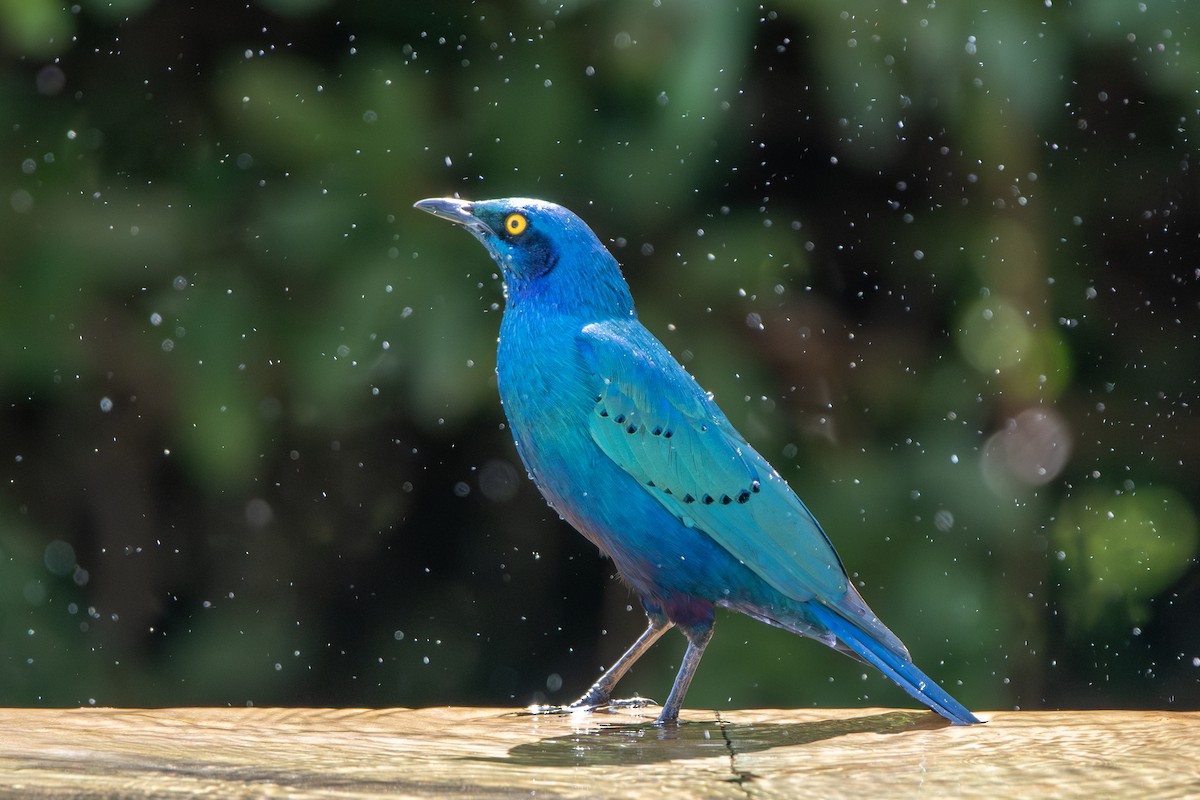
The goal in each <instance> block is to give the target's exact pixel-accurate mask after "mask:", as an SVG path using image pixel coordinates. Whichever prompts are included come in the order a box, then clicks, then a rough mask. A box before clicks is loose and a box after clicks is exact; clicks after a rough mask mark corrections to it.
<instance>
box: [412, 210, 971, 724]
mask: <svg viewBox="0 0 1200 800" xmlns="http://www.w3.org/2000/svg"><path fill="white" fill-rule="evenodd" d="M416 207H417V208H420V209H422V210H424V211H428V212H430V213H432V214H435V215H437V216H439V217H443V218H445V219H449V220H451V221H452V222H456V223H458V224H461V225H463V226H464V227H466V228H467V230H469V231H470V232H471V233H472V234H473V235H474V236H475V237H476V238H478V239H479V240H480V242H482V243H483V246H484V247H485V248H486V249H487V250H488V252H489V253H491V255H492V257H493V258H494V259H495V260H496V262H497V264H499V266H500V269H501V272H502V274H503V277H504V286H505V298H506V300H505V309H504V318H503V321H502V323H501V326H500V347H499V353H498V357H497V375H498V377H499V386H500V398H501V401H502V402H503V404H504V411H505V414H506V415H507V416H508V420H509V424H510V427H511V429H512V434H513V438H514V440H515V441H516V444H517V450H518V452H519V453H520V455H521V459H522V460H523V461H524V462H525V465H526V467H528V469H529V473H530V475H531V476H532V477H533V479H534V481H536V482H537V485H538V488H539V489H540V490H541V492H542V494H543V495H545V497H546V499H547V500H548V501H549V502H550V503H551V505H553V506H554V508H555V509H556V510H557V511H558V512H559V513H560V514H562V516H563V517H564V518H565V519H567V521H569V522H570V523H571V524H572V525H574V526H575V527H576V528H577V529H578V530H579V531H580V532H581V533H583V535H584V536H586V537H587V538H588V539H590V540H591V541H592V542H593V543H594V544H595V545H596V546H597V547H599V548H600V550H601V551H602V552H604V553H605V554H606V555H608V556H609V557H610V558H612V560H613V561H614V563H615V564H616V566H617V570H618V571H619V572H620V573H621V576H622V577H623V578H624V579H625V581H626V582H627V583H628V584H629V585H630V586H631V587H632V588H633V590H634V591H635V592H637V593H638V595H639V596H640V597H641V600H642V604H643V605H644V606H645V609H646V614H647V616H648V617H649V620H650V624H649V627H648V628H647V629H646V632H645V633H644V634H643V635H642V636H641V638H639V639H638V641H637V642H635V643H634V645H633V647H631V648H630V650H629V651H628V652H627V653H626V654H625V655H624V656H622V657H621V659H620V660H619V661H618V662H617V663H616V664H615V665H614V666H613V667H612V668H611V669H609V671H608V672H606V673H605V675H604V676H603V677H601V679H600V680H599V681H598V682H597V683H596V685H594V686H593V687H592V688H591V689H590V690H589V691H588V692H587V693H586V694H585V695H584V696H583V697H582V698H580V700H579V701H577V702H576V703H575V705H574V707H594V706H598V705H602V704H604V703H606V702H608V701H609V699H610V697H611V693H612V690H613V688H614V687H615V685H616V683H617V681H618V680H620V678H621V677H622V676H623V675H624V674H625V672H626V671H627V670H628V669H629V667H630V666H631V665H632V664H633V662H634V661H635V660H637V658H638V657H639V656H640V655H641V654H642V653H643V652H645V650H646V649H647V648H648V647H649V646H650V645H651V644H653V643H654V641H655V640H657V639H658V637H659V636H661V635H662V633H664V632H665V631H666V630H668V629H669V628H671V627H673V626H678V627H679V628H680V630H682V632H683V633H684V635H685V636H686V637H687V639H688V649H687V653H686V654H685V656H684V660H683V664H682V666H681V667H680V670H679V676H678V677H677V678H676V681H675V685H674V686H673V688H672V689H671V694H670V696H669V697H668V698H667V700H666V702H665V703H664V704H663V709H662V713H661V715H660V716H659V721H660V722H670V721H673V720H675V719H676V718H677V716H678V714H679V708H680V705H681V704H682V702H683V697H684V694H685V693H686V692H687V687H688V684H689V683H690V681H691V678H692V675H693V674H694V672H695V670H696V667H697V666H698V664H699V662H700V657H701V655H702V654H703V652H704V647H705V646H706V645H707V643H708V640H709V638H710V637H711V635H712V629H713V613H714V609H715V607H716V606H724V607H726V608H730V609H732V610H734V611H739V612H741V613H744V614H748V615H750V616H752V617H754V618H756V619H760V620H762V621H764V622H767V623H769V624H771V625H775V626H778V627H781V628H785V629H787V630H790V631H793V632H795V633H798V634H801V635H804V636H809V637H811V638H814V639H817V640H818V641H821V642H824V643H825V644H827V645H829V646H830V647H834V648H836V649H838V650H841V651H843V652H845V653H847V654H848V655H851V656H854V657H855V658H858V659H859V660H861V661H864V662H866V663H869V664H871V665H872V666H874V667H875V668H877V669H879V670H880V671H881V672H883V673H884V674H885V675H887V676H888V677H889V678H891V679H892V680H894V681H895V682H896V683H897V684H899V685H900V686H901V687H902V688H903V689H904V690H905V691H907V692H908V693H909V694H911V695H912V696H913V697H914V698H916V699H917V700H919V701H921V702H922V703H924V704H926V705H928V706H929V707H930V708H932V709H933V710H934V711H937V712H938V713H939V714H942V715H943V716H945V717H946V718H948V719H950V720H951V721H952V722H955V723H958V724H969V723H974V722H978V721H979V720H977V719H976V718H975V717H974V715H972V714H971V712H970V711H968V710H967V709H966V708H965V707H963V706H962V705H961V704H960V703H958V702H957V701H956V700H954V698H952V697H950V695H949V694H947V693H946V692H945V691H943V690H942V689H941V688H940V687H939V686H938V685H937V684H935V683H934V682H933V681H932V680H930V679H929V678H928V677H927V676H926V675H924V674H923V673H922V672H921V671H920V670H918V669H917V668H916V667H915V666H913V664H912V661H911V659H910V658H909V655H908V651H907V650H906V649H905V647H904V645H903V644H902V643H901V642H900V640H899V639H898V638H896V636H895V635H894V634H893V633H892V632H891V631H889V630H888V629H887V628H886V627H885V626H884V625H883V623H882V622H880V621H879V619H878V618H877V617H876V616H875V615H874V614H873V613H872V612H871V609H870V608H868V607H867V604H866V603H865V602H864V601H863V599H862V597H861V596H860V595H859V593H858V591H857V590H856V589H855V588H854V586H853V585H852V584H851V583H850V582H849V581H848V579H847V577H846V571H845V568H844V567H843V566H842V563H841V561H840V560H839V558H838V556H837V553H836V552H835V551H834V549H833V545H832V544H830V542H829V538H828V537H827V536H826V535H825V532H824V531H823V530H822V529H821V526H820V525H819V524H818V523H817V521H816V519H814V518H813V516H812V514H811V513H809V511H808V509H807V508H806V507H805V506H804V504H803V503H802V502H801V501H800V499H799V498H798V497H797V496H796V495H795V493H793V492H792V490H791V489H789V488H788V486H787V484H786V483H784V481H783V479H782V478H780V476H779V474H778V473H777V472H775V470H774V469H772V467H771V465H770V464H768V463H767V461H766V460H765V459H764V458H763V457H762V456H761V455H759V454H758V452H756V451H755V450H754V448H753V447H751V446H750V445H749V444H747V443H746V440H745V439H743V438H742V436H741V434H739V433H738V432H737V431H736V430H735V429H734V428H733V426H732V425H731V424H730V423H729V420H727V419H726V418H725V415H724V414H723V413H721V410H720V409H719V408H718V407H717V405H716V403H714V402H713V400H712V399H711V398H710V397H709V396H708V395H707V394H706V393H705V392H704V390H703V389H701V388H700V386H699V385H698V384H697V383H696V381H695V380H694V379H693V378H692V377H691V375H689V374H688V373H687V372H686V371H685V370H684V369H683V367H681V366H680V365H679V363H678V362H677V361H675V359H674V358H673V357H672V356H671V355H670V353H668V352H667V350H666V348H665V347H664V346H663V345H662V343H660V342H659V341H658V340H657V339H656V338H654V336H653V335H652V334H651V333H650V332H649V331H648V330H647V329H646V328H645V327H643V326H642V324H641V323H640V322H639V321H638V319H637V315H636V313H635V312H634V309H633V299H632V298H631V296H630V294H629V288H628V286H627V285H626V284H625V281H624V279H623V278H622V277H621V272H620V268H619V267H618V265H617V262H616V260H615V259H614V258H613V257H612V255H611V254H610V253H609V252H608V251H607V250H606V249H605V248H604V246H603V245H602V244H601V243H600V241H599V240H598V239H597V238H596V236H595V234H593V233H592V231H591V230H590V229H589V228H588V227H587V225H585V224H584V223H583V221H582V220H580V219H579V218H578V217H577V216H575V215H574V214H573V213H571V212H570V211H568V210H566V209H565V208H562V207H561V206H557V205H554V204H552V203H546V202H543V201H540V200H530V199H525V198H510V199H505V200H489V201H482V202H475V203H468V202H465V201H461V200H451V199H430V200H422V201H420V202H419V203H417V204H416Z"/></svg>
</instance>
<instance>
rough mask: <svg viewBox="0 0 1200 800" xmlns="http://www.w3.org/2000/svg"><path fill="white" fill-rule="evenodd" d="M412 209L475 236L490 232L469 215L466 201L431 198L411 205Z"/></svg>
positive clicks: (469, 210) (469, 206)
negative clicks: (437, 218)
mask: <svg viewBox="0 0 1200 800" xmlns="http://www.w3.org/2000/svg"><path fill="white" fill-rule="evenodd" d="M413 208H419V209H421V210H422V211H426V212H428V213H430V214H433V215H434V216H435V217H441V218H442V219H448V220H450V221H451V222H454V223H457V224H459V225H462V226H463V227H464V228H466V229H467V230H469V231H471V232H472V233H475V234H487V233H491V232H492V231H491V229H490V228H489V227H488V226H487V225H485V224H484V223H483V221H482V220H481V219H479V217H476V216H475V215H474V214H472V213H471V210H472V208H471V204H470V203H468V202H467V201H466V200H457V199H455V198H453V197H431V198H429V199H428V200H418V201H417V202H415V203H413Z"/></svg>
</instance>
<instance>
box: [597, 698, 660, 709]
mask: <svg viewBox="0 0 1200 800" xmlns="http://www.w3.org/2000/svg"><path fill="white" fill-rule="evenodd" d="M607 705H608V707H609V708H610V709H618V708H648V707H649V706H656V705H658V703H656V702H654V701H653V700H651V699H650V698H649V697H626V698H625V699H623V700H609V701H608V704H607Z"/></svg>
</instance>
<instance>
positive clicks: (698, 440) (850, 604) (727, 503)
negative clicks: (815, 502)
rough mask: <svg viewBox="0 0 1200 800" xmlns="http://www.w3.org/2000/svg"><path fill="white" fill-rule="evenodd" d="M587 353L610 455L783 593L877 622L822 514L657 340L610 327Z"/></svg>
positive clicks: (595, 421) (592, 333)
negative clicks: (808, 505)
mask: <svg viewBox="0 0 1200 800" xmlns="http://www.w3.org/2000/svg"><path fill="white" fill-rule="evenodd" d="M579 347H580V352H581V354H582V356H583V361H584V364H585V365H586V367H587V368H588V369H589V370H590V371H591V373H592V375H594V377H595V381H596V384H595V389H596V392H595V396H596V405H595V408H594V410H593V412H592V414H591V415H590V417H589V426H590V432H591V436H592V439H593V440H594V441H595V442H596V444H597V445H599V447H600V449H601V450H602V451H603V452H604V453H605V454H606V455H607V456H608V457H609V458H611V459H612V460H613V461H614V462H616V463H617V464H618V465H619V466H620V467H621V468H622V469H624V470H625V471H626V472H628V473H629V474H630V475H631V476H633V477H634V478H636V479H637V481H638V482H639V483H640V484H642V486H644V487H645V488H646V491H648V492H650V493H651V494H652V495H653V496H654V497H655V498H656V499H657V500H658V501H659V502H660V503H662V505H663V506H664V507H666V509H667V510H668V511H670V512H671V513H672V514H673V515H674V516H675V517H677V518H678V519H679V520H680V521H682V522H683V523H684V524H685V525H688V526H689V527H694V528H696V529H698V530H701V531H704V532H705V533H707V534H708V535H709V536H711V537H712V538H713V539H715V540H716V541H717V542H718V543H719V544H720V545H721V546H722V547H724V548H725V549H726V550H728V551H729V552H730V553H731V554H732V555H733V556H734V557H735V558H737V559H738V560H739V561H741V562H742V563H743V564H745V565H746V566H747V567H749V568H750V569H751V570H753V571H754V572H755V573H757V574H758V575H759V576H760V577H761V578H762V579H763V580H765V581H766V582H767V583H768V584H770V585H771V586H773V587H774V588H775V589H777V590H778V591H780V592H781V593H783V594H784V595H786V596H788V597H791V598H793V599H795V600H797V601H801V602H803V601H807V600H811V599H813V598H817V599H819V600H820V601H822V602H825V603H831V604H833V605H835V606H840V607H842V608H843V611H849V610H853V611H854V612H855V616H860V617H861V616H864V615H865V617H866V620H872V619H873V618H874V615H872V614H871V613H870V611H869V609H867V607H866V605H865V603H863V602H862V600H861V599H860V598H859V597H858V594H857V592H856V591H855V590H854V589H853V588H852V587H849V585H848V583H847V579H846V572H845V569H844V568H843V567H842V564H841V561H840V560H839V559H838V556H837V553H836V552H835V551H834V549H833V545H831V544H830V542H829V539H828V537H827V536H826V535H825V532H824V531H823V530H822V529H821V526H820V525H819V524H818V523H817V521H816V519H815V518H814V517H813V515H812V514H811V513H810V512H809V510H808V509H807V508H806V507H805V506H804V504H803V503H802V502H801V501H800V499H799V498H798V497H797V496H796V495H795V493H794V492H792V491H791V489H789V488H788V486H787V484H786V483H784V481H783V479H782V478H781V477H780V476H779V474H778V473H776V472H775V470H774V469H772V468H771V465H770V464H768V463H767V461H766V459H764V458H763V457H762V456H761V455H759V454H758V453H757V452H756V451H755V450H754V449H753V448H752V447H750V445H748V444H747V443H746V441H745V439H743V438H742V436H741V435H740V434H739V433H738V432H737V431H736V430H735V429H734V428H733V426H732V425H731V424H730V423H729V420H727V419H726V418H725V415H724V414H723V413H721V410H720V409H719V408H717V405H716V403H714V402H713V401H712V399H711V398H710V397H709V396H708V395H707V394H706V393H705V392H704V390H703V389H701V388H700V386H699V385H698V384H697V383H696V382H695V380H694V379H693V378H692V377H691V376H690V375H689V374H688V373H687V372H686V371H685V370H684V369H683V368H682V367H681V366H679V364H678V362H676V361H675V359H674V358H673V357H671V355H670V353H668V352H667V350H666V348H664V347H663V346H662V344H661V343H659V341H658V340H657V339H655V338H654V337H653V336H652V335H650V333H649V332H648V331H646V329H645V328H643V327H642V326H641V325H640V324H639V323H637V322H636V321H632V320H631V321H630V322H628V323H626V322H611V323H610V322H602V323H593V324H591V325H588V326H587V327H585V328H584V329H583V330H582V331H581V333H580V334H579ZM858 606H861V609H860V608H858ZM885 630H886V629H885Z"/></svg>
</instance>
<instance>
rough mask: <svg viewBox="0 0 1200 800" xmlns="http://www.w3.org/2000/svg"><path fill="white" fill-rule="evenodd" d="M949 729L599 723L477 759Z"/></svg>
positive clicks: (873, 721) (563, 758)
mask: <svg viewBox="0 0 1200 800" xmlns="http://www.w3.org/2000/svg"><path fill="white" fill-rule="evenodd" d="M942 727H949V723H947V722H945V721H944V720H942V719H941V718H940V717H938V716H937V715H935V714H932V713H926V712H921V711H889V712H887V713H884V714H871V715H868V716H862V717H853V718H851V719H840V720H821V721H818V722H797V723H795V724H792V725H779V724H774V723H763V724H749V725H738V724H732V723H726V722H722V721H720V720H714V721H712V722H682V723H680V724H679V725H675V726H665V727H663V726H658V725H655V724H653V723H646V724H644V725H618V724H605V723H600V724H599V725H597V726H595V727H593V728H587V729H580V730H577V731H574V732H572V733H570V734H568V735H565V736H553V737H551V738H549V739H542V740H541V741H538V742H533V743H530V744H521V745H517V746H516V747H514V748H512V749H511V750H509V751H508V756H507V757H506V758H501V759H496V758H487V759H472V760H483V761H495V762H500V763H504V764H518V765H521V766H533V767H583V766H589V767H594V766H629V765H633V764H654V763H661V762H665V761H674V760H677V759H681V758H710V757H712V756H719V755H736V754H741V753H757V752H761V751H763V750H770V749H772V748H774V747H786V746H790V745H804V744H812V743H813V742H820V741H824V740H826V739H834V738H837V737H838V736H846V735H848V734H851V733H883V734H891V733H904V732H907V731H916V730H930V729H933V728H942Z"/></svg>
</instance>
